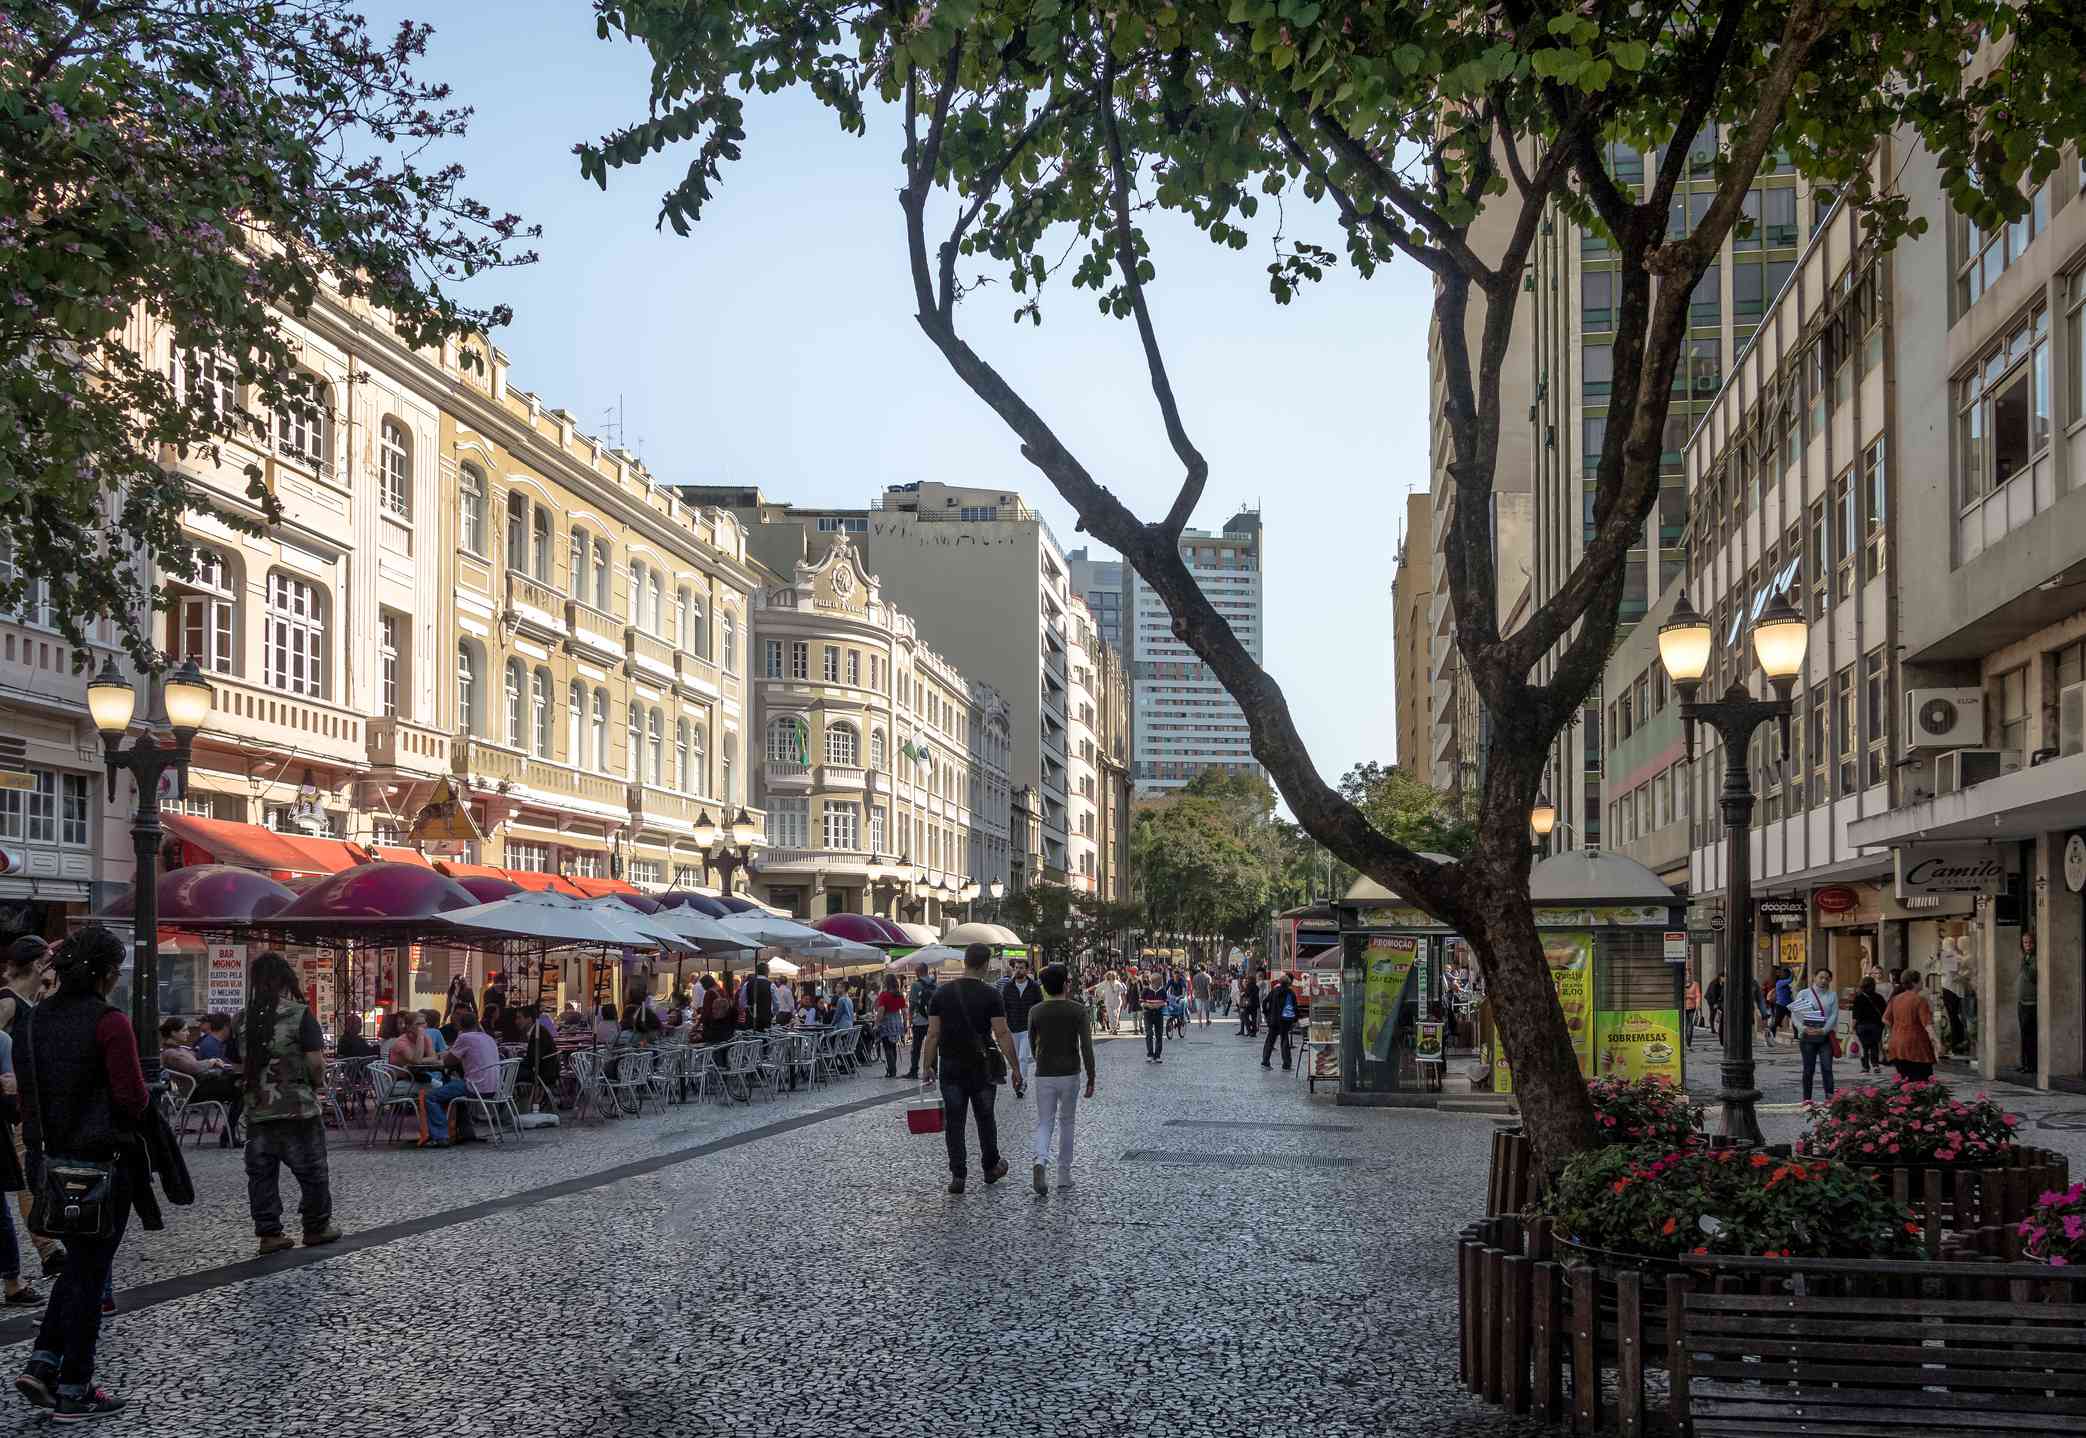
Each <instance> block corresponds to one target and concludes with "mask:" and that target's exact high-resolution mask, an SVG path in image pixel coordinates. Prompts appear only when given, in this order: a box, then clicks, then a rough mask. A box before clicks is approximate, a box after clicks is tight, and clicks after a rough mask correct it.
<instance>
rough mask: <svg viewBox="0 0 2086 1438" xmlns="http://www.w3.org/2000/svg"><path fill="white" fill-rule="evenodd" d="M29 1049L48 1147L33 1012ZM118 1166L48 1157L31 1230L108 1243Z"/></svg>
mask: <svg viewBox="0 0 2086 1438" xmlns="http://www.w3.org/2000/svg"><path fill="white" fill-rule="evenodd" d="M22 1037H23V1041H24V1042H25V1043H26V1044H27V1046H28V1049H29V1065H30V1069H31V1072H32V1076H33V1077H34V1078H35V1080H36V1133H37V1138H38V1139H39V1140H40V1141H41V1142H43V1143H45V1144H48V1143H49V1142H50V1138H49V1135H50V1126H49V1124H48V1123H47V1122H46V1121H45V1119H44V1108H43V1089H44V1080H43V1074H42V1073H41V1071H39V1070H38V1069H37V1063H38V1060H39V1059H40V1057H41V1055H39V1054H38V1053H37V1051H36V1010H35V1009H31V1010H30V1011H29V1015H28V1019H27V1022H26V1023H25V1024H24V1025H23V1029H22ZM115 1190H116V1166H115V1165H114V1164H113V1163H109V1162H106V1161H104V1160H100V1159H91V1158H66V1157H62V1156H60V1155H57V1154H51V1153H47V1154H46V1156H45V1158H44V1161H43V1179H42V1181H41V1182H40V1183H38V1184H37V1185H36V1192H35V1194H34V1195H33V1197H32V1200H31V1202H30V1205H29V1231H30V1232H31V1233H39V1234H42V1235H44V1236H45V1237H47V1238H107V1237H108V1236H109V1234H110V1233H111V1232H112V1231H113V1230H114V1227H115V1224H114V1217H115V1216H114V1214H113V1213H111V1212H110V1210H111V1209H112V1208H113V1207H114V1199H115Z"/></svg>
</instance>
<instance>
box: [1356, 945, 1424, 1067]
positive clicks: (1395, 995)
mask: <svg viewBox="0 0 2086 1438" xmlns="http://www.w3.org/2000/svg"><path fill="white" fill-rule="evenodd" d="M1420 942H1421V941H1420V940H1419V939H1417V938H1415V937H1414V936H1413V935H1411V934H1377V935H1374V936H1372V937H1371V938H1370V940H1369V943H1368V946H1367V947H1366V948H1364V949H1363V950H1362V1052H1363V1054H1364V1055H1366V1056H1367V1057H1369V1058H1372V1059H1375V1060H1376V1061H1377V1062H1379V1063H1382V1062H1385V1061H1387V1060H1388V1059H1389V1058H1390V1056H1391V1035H1392V1033H1393V1031H1394V1030H1395V1029H1396V1027H1397V1024H1396V1019H1397V1017H1398V1002H1399V1000H1400V999H1402V998H1403V997H1404V996H1405V981H1406V979H1407V978H1409V977H1410V976H1411V974H1412V967H1413V964H1414V963H1415V962H1416V961H1417V960H1418V958H1419V951H1420Z"/></svg>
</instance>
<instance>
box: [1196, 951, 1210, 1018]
mask: <svg viewBox="0 0 2086 1438" xmlns="http://www.w3.org/2000/svg"><path fill="white" fill-rule="evenodd" d="M1194 985H1195V1013H1196V1015H1197V1017H1199V1018H1200V1019H1201V1020H1202V1026H1203V1027H1204V1028H1208V1027H1209V1026H1210V971H1209V970H1208V969H1205V968H1203V967H1201V966H1200V965H1197V967H1196V970H1195V980H1194Z"/></svg>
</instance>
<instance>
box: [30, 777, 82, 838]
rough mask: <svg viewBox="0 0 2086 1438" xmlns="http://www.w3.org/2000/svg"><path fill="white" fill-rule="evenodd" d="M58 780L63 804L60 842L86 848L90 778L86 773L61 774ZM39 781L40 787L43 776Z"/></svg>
mask: <svg viewBox="0 0 2086 1438" xmlns="http://www.w3.org/2000/svg"><path fill="white" fill-rule="evenodd" d="M58 780H59V784H60V786H61V793H60V802H61V803H62V804H63V807H62V808H61V809H60V810H59V812H58V826H59V827H58V842H59V843H61V844H70V845H73V846H75V847H77V848H85V847H86V845H87V815H88V809H87V805H88V793H89V788H88V785H89V780H88V778H87V776H86V775H85V774H61V775H59V776H58ZM37 782H38V785H39V787H40V786H41V784H42V782H43V776H39V777H38V780H37Z"/></svg>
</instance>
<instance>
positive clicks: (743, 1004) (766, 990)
mask: <svg viewBox="0 0 2086 1438" xmlns="http://www.w3.org/2000/svg"><path fill="white" fill-rule="evenodd" d="M739 1006H740V1011H741V1014H742V1016H743V1017H742V1020H741V1021H742V1022H744V1023H745V1024H747V1025H748V1026H749V1027H751V1028H752V1029H754V1030H755V1031H756V1032H760V1033H765V1032H766V1031H767V1028H768V1026H769V1025H770V1024H772V1023H774V1022H775V985H774V984H773V983H771V982H769V980H768V961H767V960H766V959H762V960H761V961H760V962H759V963H757V964H755V965H754V966H753V977H752V978H750V979H748V980H747V981H746V982H745V983H744V984H743V985H741V986H740V989H739Z"/></svg>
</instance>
